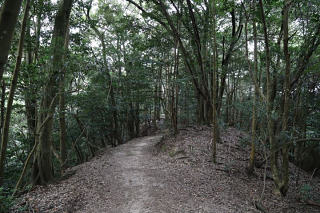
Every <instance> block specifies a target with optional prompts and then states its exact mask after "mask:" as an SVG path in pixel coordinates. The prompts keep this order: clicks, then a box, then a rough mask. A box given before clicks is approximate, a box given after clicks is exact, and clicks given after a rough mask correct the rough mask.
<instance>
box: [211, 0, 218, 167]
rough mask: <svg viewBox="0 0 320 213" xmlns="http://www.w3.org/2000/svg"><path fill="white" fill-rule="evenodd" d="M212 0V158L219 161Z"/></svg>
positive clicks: (214, 33)
mask: <svg viewBox="0 0 320 213" xmlns="http://www.w3.org/2000/svg"><path fill="white" fill-rule="evenodd" d="M211 1H212V18H213V30H212V32H213V71H212V72H213V79H212V80H213V82H212V89H213V91H212V100H213V101H212V108H213V110H212V113H213V115H212V118H213V129H212V133H213V135H212V136H213V138H212V160H213V162H214V163H216V162H217V143H218V142H219V126H218V119H217V96H216V94H217V84H216V83H217V55H216V54H217V52H216V51H215V50H216V47H217V41H216V1H215V0H211Z"/></svg>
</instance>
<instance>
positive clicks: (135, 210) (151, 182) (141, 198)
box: [77, 136, 161, 213]
mask: <svg viewBox="0 0 320 213" xmlns="http://www.w3.org/2000/svg"><path fill="white" fill-rule="evenodd" d="M160 138H161V136H149V137H143V138H138V139H135V140H132V141H130V142H128V143H127V144H124V145H122V146H119V147H117V148H115V149H114V150H113V152H112V154H111V156H110V158H109V159H108V163H107V164H105V166H102V167H101V168H99V169H98V168H97V169H95V171H93V172H94V173H92V174H90V175H91V176H95V175H96V176H97V177H99V181H98V182H100V183H101V185H102V186H105V187H102V186H101V185H99V184H98V185H96V184H94V185H92V188H91V189H88V191H92V193H89V194H87V195H88V196H86V194H85V196H84V197H83V198H82V202H83V203H85V205H84V206H83V207H82V208H81V209H80V210H78V211H77V212H115V213H122V212H123V213H129V212H130V213H139V212H157V211H153V210H152V205H151V204H152V202H153V201H154V200H155V199H156V198H154V197H152V196H151V195H150V191H152V190H153V188H154V187H157V185H158V180H156V179H154V178H151V177H149V176H148V175H146V171H147V170H148V171H149V170H150V169H152V167H154V165H152V151H151V150H152V148H153V147H154V145H155V144H156V143H157V142H159V140H160ZM110 165H111V166H110ZM110 167H112V168H111V169H110ZM95 173H98V174H95ZM106 183H107V184H106ZM97 194H98V195H99V196H98V197H96V195H97Z"/></svg>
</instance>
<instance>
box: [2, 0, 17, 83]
mask: <svg viewBox="0 0 320 213" xmlns="http://www.w3.org/2000/svg"><path fill="white" fill-rule="evenodd" d="M21 3H22V1H21V0H5V1H4V2H3V4H2V7H1V11H0V46H1V53H0V81H1V80H2V76H3V72H4V68H5V64H6V63H7V59H8V54H9V50H10V45H11V40H12V36H13V32H14V28H15V26H16V23H17V19H18V16H19V11H20V7H21Z"/></svg>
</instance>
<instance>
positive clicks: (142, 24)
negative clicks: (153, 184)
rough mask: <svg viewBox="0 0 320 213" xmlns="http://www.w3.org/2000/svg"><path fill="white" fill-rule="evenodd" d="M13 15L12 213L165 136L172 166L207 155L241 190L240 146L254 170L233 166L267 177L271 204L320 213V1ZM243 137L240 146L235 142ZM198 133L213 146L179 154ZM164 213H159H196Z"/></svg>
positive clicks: (128, 5)
mask: <svg viewBox="0 0 320 213" xmlns="http://www.w3.org/2000/svg"><path fill="white" fill-rule="evenodd" d="M0 6H1V11H0V85H1V86H0V87H1V88H0V90H1V91H0V94H1V96H0V142H1V146H0V147H1V152H0V212H9V211H13V210H12V208H13V206H15V205H17V203H18V200H19V199H20V197H21V196H25V194H28V193H30V192H31V193H32V191H33V190H35V189H36V190H37V189H38V187H40V189H42V188H41V187H46V186H50V185H51V184H57V183H59V182H60V181H64V180H65V179H68V178H70V177H71V178H72V177H73V176H74V173H76V171H75V170H74V172H71V171H73V170H72V168H78V167H79V166H81V165H82V164H83V165H86V162H91V161H96V159H99V158H100V157H101V156H104V155H106V157H105V158H104V157H101V159H105V161H106V162H108V160H106V159H109V157H110V158H112V159H110V162H111V160H113V158H115V156H118V157H117V158H116V159H115V162H117V161H119V162H120V163H121V162H122V163H123V164H127V163H125V162H124V160H125V157H124V158H123V159H120V158H121V153H122V154H123V153H126V152H128V150H129V151H130V150H136V149H138V148H137V147H138V145H137V146H133V145H132V143H131V142H130V141H132V140H133V141H137V140H140V139H139V138H140V137H143V136H148V137H149V136H151V135H160V134H161V135H164V136H163V137H162V139H160V142H161V143H163V144H166V143H170V145H168V144H166V145H163V146H162V147H161V148H159V149H160V150H161V151H162V152H167V154H168V155H170V156H169V157H168V158H169V160H170V159H173V158H174V159H175V160H176V161H179V162H182V161H183V162H187V161H188V159H189V158H191V157H190V156H187V155H189V154H190V153H196V151H194V150H198V149H200V148H201V147H202V148H201V149H202V150H203V152H205V153H207V154H208V156H209V157H208V159H207V160H205V161H206V163H205V165H206V169H208V172H209V169H210V171H211V172H213V173H215V172H221V174H224V175H229V176H234V177H233V178H236V176H237V174H233V173H232V171H233V170H232V169H230V168H229V167H230V165H231V164H230V165H229V164H225V162H224V160H226V161H228V162H231V160H230V159H231V157H230V156H231V154H232V152H233V151H230V150H231V148H230V147H231V145H230V144H233V143H234V144H233V145H234V146H236V147H238V148H235V149H241V150H242V151H241V152H239V153H241V158H242V159H243V160H242V161H241V163H239V162H238V163H237V161H236V160H232V162H233V161H234V162H233V164H235V165H236V164H238V166H235V167H239V168H238V170H239V173H241V174H243V177H244V178H246V179H249V180H252V179H254V178H256V179H257V177H259V178H260V175H261V178H262V179H261V178H260V179H259V178H258V179H259V181H261V182H259V183H260V184H258V185H252V186H250V185H249V186H250V187H253V188H254V187H256V188H254V189H255V190H258V191H261V190H262V194H267V193H269V188H268V187H270V199H271V198H272V199H281V198H282V199H289V198H290V197H294V196H296V194H299V195H301V196H300V198H299V200H300V201H301V202H302V203H304V204H305V205H306V206H310V210H309V211H308V212H317V211H319V207H320V191H319V190H320V189H319V188H320V179H319V177H320V170H319V168H320V143H319V142H320V48H319V45H320V1H319V0H308V1H305V0H139V1H138V0H118V1H117V0H23V1H22V0H0ZM231 130H232V131H231ZM236 133H237V134H238V133H239V134H238V136H239V138H238V139H237V141H236V142H230V141H228V139H226V138H228V137H229V136H230V137H231V136H232V135H233V134H236ZM187 134H189V136H188V137H189V138H190V140H189V139H186V140H189V142H190V141H192V140H193V139H194V140H195V138H197V137H198V138H199V137H200V136H201V135H202V134H206V138H205V139H203V141H204V142H203V143H202V142H201V140H200V141H199V142H198V143H196V142H195V143H194V146H193V144H192V145H184V146H185V147H186V148H185V150H182V151H181V150H178V149H176V151H172V150H173V149H172V147H173V146H176V147H178V145H177V144H178V143H179V142H178V141H179V138H180V139H181V138H182V137H185V138H188V137H187V136H186V135H187ZM201 137H202V136H201ZM192 138H193V139H192ZM141 140H146V139H141ZM148 140H149V139H148ZM154 140H156V139H154ZM230 140H231V139H230ZM150 141H153V139H152V140H151V139H150ZM162 141H164V142H162ZM165 141H167V142H165ZM168 141H171V142H168ZM160 142H159V143H160ZM189 142H188V143H189ZM134 143H139V142H133V144H134ZM150 143H153V142H150ZM174 143H176V144H175V145H174ZM190 143H191V142H190ZM192 143H193V142H192ZM130 144H131V145H130ZM203 144H206V145H203ZM141 146H142V145H141ZM143 146H144V145H143ZM156 146H157V145H156ZM181 146H182V145H181ZM168 147H171V149H170V150H169V148H168ZM105 150H109V151H110V150H111V151H110V152H111V153H113V152H115V153H114V154H108V152H109V151H105ZM113 150H114V151H113ZM116 150H118V151H116ZM168 150H169V151H168ZM186 150H189V152H190V153H189V152H188V153H189V154H186V152H187V151H186ZM226 150H228V152H227V151H226ZM140 151H141V150H136V152H137V153H138V152H140ZM104 152H105V154H104V155H102V154H101V153H104ZM116 153H118V154H116ZM119 153H120V154H119ZM133 153H135V152H133ZM222 153H229V155H228V154H222ZM237 153H238V152H237ZM180 154H182V157H179V158H178V157H177V156H178V155H179V156H180ZM108 155H109V156H108ZM160 155H162V154H160ZM190 155H191V154H190ZM148 156H149V155H148ZM127 157H128V159H129V157H130V155H128V156H127ZM156 157H157V156H156ZM198 157H199V158H201V155H199V156H198ZM130 159H131V158H130ZM132 159H134V158H132ZM148 159H149V158H148ZM165 159H166V160H168V159H167V158H165ZM203 159H204V157H203ZM223 159H224V160H223ZM158 160H159V159H158ZM166 160H163V162H165V161H166ZM169 160H168V161H169ZM132 161H134V160H128V162H132ZM142 161H143V160H142ZM112 162H113V161H112ZM137 162H139V165H138V164H137V165H136V166H137V167H140V166H141V165H142V164H140V160H137ZM151 162H153V160H152V159H150V162H149V163H151ZM100 163H101V162H100ZM159 164H161V163H159ZM207 164H208V165H207ZM222 164H223V165H222ZM146 165H148V164H146ZM163 165H167V164H163ZM197 165H198V167H199V168H198V169H200V170H201V168H202V166H201V164H200V163H199V164H197ZM239 165H241V166H239ZM203 166H204V164H203ZM193 167H195V166H193ZM218 167H219V168H220V169H218ZM292 168H294V169H293V170H292ZM219 170H220V171H219ZM221 170H222V171H221ZM238 170H237V171H238ZM89 171H91V170H90V169H88V171H87V173H86V175H88V176H90V173H89ZM103 171H104V170H103ZM108 171H109V170H108ZM77 172H78V171H77ZM146 172H148V171H146ZM146 172H145V173H146ZM200 173H201V172H200ZM200 173H199V174H200ZM226 173H227V174H226ZM260 173H261V174H260ZM300 173H301V174H300ZM124 174H125V175H123V176H130V173H126V172H125V173H124ZM181 174H182V173H181ZM131 175H132V177H134V176H135V175H137V173H134V174H131ZM139 175H140V173H139ZM159 175H160V173H159ZM213 175H214V174H213ZM91 176H93V175H91ZM304 176H306V177H307V178H306V179H303V177H304ZM143 177H145V176H143ZM241 177H242V176H241ZM198 180H199V178H198V179H197V181H198ZM299 180H301V181H300V182H299ZM130 181H131V180H130ZM133 181H134V179H133ZM207 182H210V178H208V179H207V180H206V183H207ZM166 184H167V183H164V185H166ZM210 184H214V183H213V182H211V183H210ZM89 188H90V187H89ZM293 188H294V189H293ZM118 190H120V188H119V189H118ZM229 190H232V189H229ZM317 190H318V191H317ZM115 191H116V190H115ZM129 192H130V191H129ZM129 192H128V193H129ZM141 196H142V192H141ZM150 197H152V196H151V195H150ZM261 197H263V196H261ZM288 197H289V198H288ZM290 199H291V198H290ZM292 199H293V198H292ZM191 200H192V199H191ZM296 200H297V199H296ZM74 202H76V201H74ZM139 202H140V201H139ZM212 202H214V201H212ZM239 202H240V201H239ZM270 202H271V201H270ZM279 202H280V201H279ZM281 202H282V201H281ZM140 203H141V202H140ZM159 205H160V204H159ZM190 205H191V204H190ZM250 205H253V206H254V209H255V210H256V211H261V212H302V210H301V211H299V210H297V211H290V210H288V211H280V210H279V209H278V210H275V209H272V208H275V207H270V206H272V205H269V204H268V203H264V201H263V199H262V198H261V199H258V200H256V201H254V204H250ZM288 205H289V204H288ZM167 206H169V204H168V205H167ZM191 206H192V205H191ZM19 208H20V211H22V212H23V211H27V210H26V208H29V207H21V206H20V207H19ZM30 208H31V207H30ZM97 208H98V207H97ZM132 208H133V207H131V209H132ZM139 208H140V207H139ZM190 208H191V207H190ZM10 209H11V210H10ZM17 209H18V207H16V208H15V211H18V210H17ZM113 209H114V208H113ZM129 209H130V208H129ZM159 209H160V207H159ZM159 209H158V211H156V210H154V211H150V212H187V211H183V208H182V209H179V210H175V211H174V210H170V211H169V210H165V211H160V210H159ZM268 209H269V211H268ZM302 209H303V208H302ZM184 210H185V209H184ZM230 210H231V209H229V210H228V209H224V210H216V211H213V210H211V211H210V210H208V211H206V210H203V211H200V210H197V211H196V210H192V211H191V210H190V211H189V212H235V211H230ZM29 211H30V209H29ZM74 211H76V210H74ZM30 212H59V211H54V210H53V209H51V210H46V211H44V210H43V211H41V210H39V211H30ZM61 212H73V211H71V210H70V211H65V210H64V209H62V211H61ZM80 212H149V211H146V210H143V209H142V210H141V209H140V210H136V211H134V210H132V211H131V210H130V211H129V210H121V211H120V210H117V211H111V210H109V211H107V210H96V211H92V209H91V210H90V209H87V210H83V211H80ZM240 212H255V211H251V210H246V211H244V210H241V211H240Z"/></svg>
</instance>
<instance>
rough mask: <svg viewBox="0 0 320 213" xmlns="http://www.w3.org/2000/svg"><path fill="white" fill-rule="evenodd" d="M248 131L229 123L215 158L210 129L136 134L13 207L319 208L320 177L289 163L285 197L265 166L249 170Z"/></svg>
mask: <svg viewBox="0 0 320 213" xmlns="http://www.w3.org/2000/svg"><path fill="white" fill-rule="evenodd" d="M246 137H247V136H246V135H245V134H244V133H242V132H240V131H238V130H236V129H234V128H228V129H226V130H224V131H222V134H221V138H222V141H221V143H219V144H218V146H217V150H218V155H217V162H218V163H217V164H213V163H212V162H211V160H210V159H211V145H210V144H211V128H209V127H203V126H202V127H189V128H185V129H183V130H180V134H179V135H178V136H177V137H176V138H174V137H168V136H166V137H163V136H162V135H161V134H158V135H154V136H147V137H141V138H137V139H134V140H132V141H129V142H128V143H126V144H124V145H121V146H119V147H116V148H112V149H109V150H106V151H105V152H103V153H101V154H100V155H99V156H97V157H95V158H93V159H92V160H90V161H89V162H86V163H84V164H81V165H78V166H76V167H73V168H71V171H75V174H74V175H73V176H71V177H70V178H68V179H66V180H63V181H61V182H59V183H57V184H51V185H49V186H46V187H37V188H36V189H34V190H33V191H31V192H29V193H27V194H25V195H23V196H22V197H21V198H20V201H19V205H17V206H16V210H14V211H16V212H17V211H18V210H17V209H18V208H20V209H21V208H22V207H23V206H24V209H25V210H24V211H26V212H28V211H29V212H88V213H93V212H101V213H104V212H107V213H109V212H110V213H138V212H141V213H148V212H149V213H151V212H152V213H162V212H163V213H171V212H172V213H173V212H174V213H176V212H177V213H178V212H179V213H180V212H181V213H186V212H199V213H200V212H206V213H209V212H212V213H213V212H217V213H224V212H261V210H258V208H260V207H262V208H263V209H264V210H262V211H265V212H292V213H293V212H308V213H309V212H320V208H319V206H316V204H315V203H313V202H319V196H320V179H319V178H317V177H313V176H312V175H311V174H308V173H306V172H304V171H302V170H300V169H298V168H297V167H295V166H294V165H290V174H291V180H290V183H291V184H290V189H289V192H288V196H286V197H285V198H282V197H279V196H277V195H274V194H273V192H272V189H273V182H272V180H270V179H271V173H270V168H269V165H266V166H265V165H263V166H262V167H261V168H259V169H257V168H256V169H255V175H253V176H250V177H249V176H248V175H247V173H246V170H245V167H246V166H247V164H248V151H249V147H248V146H247V144H246V142H245V141H246V140H245V138H246ZM261 155H262V154H259V153H258V158H257V159H258V160H262V156H261ZM264 174H266V179H265V178H264V177H265V176H264ZM264 179H265V180H264ZM317 199H318V200H317ZM303 200H305V201H303ZM312 204H315V205H312ZM257 207H258V208H257Z"/></svg>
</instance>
